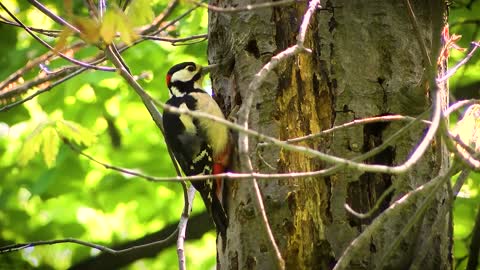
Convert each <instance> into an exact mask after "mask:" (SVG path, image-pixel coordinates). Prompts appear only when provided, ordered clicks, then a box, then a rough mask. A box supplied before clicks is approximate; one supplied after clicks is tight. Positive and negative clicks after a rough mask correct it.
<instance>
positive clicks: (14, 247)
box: [0, 230, 178, 255]
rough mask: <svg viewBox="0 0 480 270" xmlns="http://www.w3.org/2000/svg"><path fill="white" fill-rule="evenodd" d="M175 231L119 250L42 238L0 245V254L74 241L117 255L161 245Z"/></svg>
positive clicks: (67, 239) (71, 239) (70, 239)
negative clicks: (146, 242)
mask: <svg viewBox="0 0 480 270" xmlns="http://www.w3.org/2000/svg"><path fill="white" fill-rule="evenodd" d="M177 232H178V230H175V231H174V232H173V233H172V234H170V235H169V236H167V237H166V238H165V239H162V240H159V241H155V242H152V243H148V244H145V245H140V246H134V247H130V248H125V249H120V250H114V249H111V248H108V247H106V246H102V245H97V244H94V243H90V242H86V241H83V240H80V239H75V238H65V239H55V240H44V241H35V242H29V243H20V244H13V245H8V246H4V247H0V254H2V253H9V252H14V251H19V250H22V249H26V248H29V247H35V246H42V245H53V244H59V243H74V244H79V245H82V246H86V247H91V248H94V249H97V250H100V251H103V252H106V253H110V254H115V255H119V254H123V253H127V252H130V251H133V250H139V249H143V248H147V247H152V246H156V245H163V244H165V243H166V242H169V241H171V240H172V238H174V237H175V236H176V235H177Z"/></svg>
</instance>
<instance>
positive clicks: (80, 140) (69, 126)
mask: <svg viewBox="0 0 480 270" xmlns="http://www.w3.org/2000/svg"><path fill="white" fill-rule="evenodd" d="M56 127H57V131H58V132H59V133H60V135H62V136H64V137H65V138H66V139H68V140H72V141H74V142H75V143H77V144H79V145H83V146H90V145H92V144H93V143H95V142H96V140H97V138H96V136H95V135H94V134H93V133H92V132H91V131H90V130H88V129H86V128H84V127H82V126H81V125H79V124H77V123H75V122H72V121H67V120H59V121H57V125H56Z"/></svg>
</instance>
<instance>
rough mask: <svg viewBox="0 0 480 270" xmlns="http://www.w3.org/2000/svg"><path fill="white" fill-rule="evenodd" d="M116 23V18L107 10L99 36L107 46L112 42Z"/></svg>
mask: <svg viewBox="0 0 480 270" xmlns="http://www.w3.org/2000/svg"><path fill="white" fill-rule="evenodd" d="M116 23H117V18H116V16H115V13H114V12H113V11H111V10H108V11H107V13H106V14H105V16H103V22H102V27H101V28H100V36H101V37H102V38H103V40H104V41H105V43H107V44H111V43H112V42H113V38H114V37H115V32H116V29H117V26H116Z"/></svg>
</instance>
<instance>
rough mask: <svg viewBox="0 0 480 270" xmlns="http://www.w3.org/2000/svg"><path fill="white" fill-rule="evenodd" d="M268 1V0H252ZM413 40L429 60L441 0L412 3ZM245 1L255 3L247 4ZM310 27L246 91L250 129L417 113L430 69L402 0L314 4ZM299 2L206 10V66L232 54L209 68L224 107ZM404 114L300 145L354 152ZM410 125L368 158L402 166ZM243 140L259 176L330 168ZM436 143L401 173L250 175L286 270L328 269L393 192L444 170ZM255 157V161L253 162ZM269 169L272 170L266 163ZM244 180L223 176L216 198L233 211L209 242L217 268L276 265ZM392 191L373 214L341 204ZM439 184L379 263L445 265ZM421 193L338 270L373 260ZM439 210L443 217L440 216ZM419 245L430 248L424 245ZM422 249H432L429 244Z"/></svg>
mask: <svg viewBox="0 0 480 270" xmlns="http://www.w3.org/2000/svg"><path fill="white" fill-rule="evenodd" d="M260 2H270V1H256V2H255V3H260ZM411 2H414V3H413V10H414V12H415V15H416V19H417V21H418V25H419V28H420V29H419V32H420V35H421V38H422V39H423V40H424V43H425V44H426V47H427V50H428V54H429V56H430V58H431V59H433V60H432V61H433V62H436V58H437V54H438V51H439V50H438V49H439V46H440V29H441V28H442V27H443V24H444V21H443V16H444V12H445V5H444V3H443V1H434V0H428V1H411ZM210 4H211V5H215V6H219V7H238V6H244V5H246V4H248V3H246V1H242V0H213V1H210ZM250 4H252V3H250ZM321 4H322V7H323V8H324V9H321V10H317V11H316V13H315V14H314V16H313V17H312V21H311V23H310V27H309V28H308V30H307V36H306V41H305V47H307V48H310V49H311V50H312V53H303V54H299V55H297V56H295V57H292V58H289V59H288V60H287V61H284V62H282V64H280V66H279V67H277V68H276V69H275V70H274V71H273V72H271V73H270V74H269V75H268V79H267V80H266V81H265V82H264V83H263V84H262V86H261V87H260V88H258V89H255V93H254V95H255V99H254V104H253V106H252V108H251V113H250V119H249V127H250V128H251V129H254V130H257V131H259V132H262V133H265V134H266V135H269V136H273V137H275V138H279V139H282V140H284V139H289V138H295V137H299V136H304V135H308V134H312V133H318V132H319V131H321V130H325V129H328V128H331V127H332V126H336V125H341V124H344V123H347V122H350V121H352V120H355V119H360V118H365V117H372V116H382V115H388V114H401V115H409V116H414V117H416V116H418V115H419V114H420V113H422V112H424V111H425V110H427V109H428V108H429V106H430V105H431V101H430V98H431V97H430V96H429V94H428V93H429V89H428V71H427V70H426V63H425V61H424V58H423V56H422V53H421V47H420V45H419V42H418V39H417V36H416V34H415V32H414V30H413V27H412V23H411V22H410V19H409V16H408V9H407V7H406V5H405V3H404V1H374V0H364V1H352V0H330V1H321ZM307 6H308V3H307V2H305V3H296V4H292V5H286V6H281V7H275V8H264V9H255V10H250V11H244V12H237V13H222V12H215V11H210V14H209V19H210V21H209V48H208V55H209V61H210V62H216V63H218V62H221V61H224V60H226V59H231V60H233V64H232V65H231V66H230V68H226V69H222V70H221V71H219V72H216V73H213V74H212V75H211V76H212V82H213V88H214V89H215V92H216V95H217V96H216V98H217V100H219V101H220V103H222V104H223V107H224V109H225V111H227V112H228V111H230V110H231V109H232V108H233V107H234V106H235V105H239V106H240V105H241V104H242V101H244V100H245V98H246V97H247V95H248V94H249V93H248V91H247V90H248V86H249V83H250V82H251V80H252V78H253V75H254V74H255V73H257V72H258V71H259V70H260V68H261V67H262V66H263V65H264V64H265V63H267V62H268V61H269V60H270V59H271V57H272V56H274V55H276V54H278V53H279V52H281V51H283V50H285V49H286V48H288V47H290V46H292V45H294V44H295V43H296V37H297V34H298V29H299V26H300V23H301V21H302V18H303V15H304V13H305V10H306V8H307ZM404 125H405V122H389V123H385V122H384V123H375V124H368V125H358V126H355V127H351V128H347V129H341V130H339V131H336V132H334V133H330V135H328V136H323V137H320V139H316V140H309V141H305V142H302V143H299V145H303V146H307V147H311V148H313V149H316V150H319V151H322V152H324V153H328V154H332V155H336V156H340V157H344V158H350V159H351V158H353V157H355V156H358V155H360V154H362V153H365V152H367V151H369V150H370V149H372V148H374V147H376V146H378V145H380V144H381V143H382V142H383V141H384V140H385V139H386V138H388V137H389V136H391V135H392V134H393V133H394V132H396V131H397V130H398V129H399V128H401V127H402V126H404ZM424 128H425V126H421V125H417V126H416V128H414V129H410V131H409V132H408V133H407V135H404V136H403V137H402V138H400V139H398V140H396V141H395V142H394V143H392V144H391V146H389V147H388V148H387V149H386V150H384V151H383V152H381V153H380V154H378V155H376V156H375V157H373V158H371V159H369V160H366V162H367V163H370V164H383V165H392V166H393V165H399V164H402V163H403V162H404V161H405V160H407V158H408V157H409V155H410V153H411V152H412V151H413V149H414V148H415V146H416V145H417V144H418V142H419V141H420V140H421V138H422V135H423V134H424V132H425V130H424ZM258 142H259V141H257V140H256V139H255V138H250V151H251V153H250V157H251V159H252V162H253V165H254V170H255V171H259V172H264V173H273V172H275V173H277V172H281V173H287V172H305V171H315V170H320V169H322V168H327V167H329V166H331V165H332V164H327V163H325V162H322V161H320V160H319V159H318V158H312V157H309V156H307V155H304V154H301V153H296V152H291V151H285V150H281V149H278V148H277V147H273V146H269V147H265V148H259V150H258V152H257V143H258ZM440 145H441V144H440V141H439V140H436V143H434V144H432V146H431V147H430V148H429V149H428V150H427V151H426V153H425V155H424V156H423V158H422V159H421V160H420V161H419V162H418V163H417V164H416V165H415V166H414V167H413V168H412V169H411V170H410V171H408V172H407V173H405V174H402V175H390V174H378V173H366V172H360V171H356V170H349V169H342V170H340V171H338V172H337V173H335V174H333V175H330V176H327V177H310V178H290V179H276V180H275V179H274V180H272V179H268V180H259V185H260V190H261V192H262V196H263V201H264V203H265V207H266V213H267V216H268V219H269V222H270V225H271V229H272V231H273V235H274V237H275V240H276V243H277V244H278V246H279V248H280V251H281V253H282V257H283V259H284V260H285V266H286V269H331V268H332V267H333V266H334V265H335V264H336V262H337V260H338V259H339V258H340V256H342V254H343V252H344V251H345V249H346V248H347V247H348V246H349V244H350V243H351V242H352V240H354V239H355V238H356V237H357V236H359V235H360V234H361V233H362V232H363V231H364V230H365V229H366V228H367V226H368V225H369V224H370V223H371V222H372V220H373V219H374V218H375V217H377V216H378V215H379V214H381V212H382V211H383V210H385V209H387V208H388V207H389V205H391V203H393V202H394V201H396V200H398V199H399V198H400V197H401V196H403V195H404V194H406V193H408V192H409V191H412V190H413V189H415V188H417V187H419V186H420V185H422V184H424V183H425V182H427V181H428V180H430V179H432V178H433V177H434V176H436V175H438V174H439V173H440V172H441V170H442V169H443V168H444V167H445V166H447V165H448V164H446V162H447V161H446V160H447V158H446V157H448V156H447V153H446V152H444V151H443V148H442V147H440ZM260 156H261V157H262V158H260ZM269 165H270V166H273V167H274V169H272V168H270V166H269ZM248 183H249V182H248V181H237V180H233V181H229V182H228V184H227V192H226V198H225V203H226V204H227V211H228V214H229V218H230V224H229V229H228V233H227V237H226V238H227V239H221V241H219V243H221V244H219V246H218V267H219V269H275V265H276V263H275V256H274V255H273V251H272V249H271V248H270V247H271V245H270V244H269V242H268V241H269V240H268V238H267V236H266V232H265V230H264V229H263V226H262V220H261V218H260V217H259V216H260V215H259V213H258V212H257V210H256V208H255V206H254V203H253V201H254V199H253V197H252V194H251V192H250V191H251V189H250V188H249V187H248ZM392 185H393V187H394V192H393V193H391V195H390V196H389V197H387V199H386V200H385V201H384V202H383V203H382V204H381V206H380V209H379V210H378V211H377V212H376V213H375V215H374V216H373V217H372V218H370V219H363V220H362V219H359V218H357V217H355V216H353V215H351V214H349V213H348V212H347V211H346V210H345V207H344V205H345V203H348V204H349V205H350V206H351V207H352V208H353V209H354V210H356V211H358V212H367V211H368V210H370V209H371V208H372V207H373V205H374V204H375V202H376V201H377V199H378V198H379V197H380V195H381V194H382V193H383V192H384V191H385V190H386V189H387V188H389V187H390V186H392ZM447 195H448V193H447V188H442V190H441V192H439V193H438V194H437V196H436V197H435V201H434V202H433V203H432V204H431V206H430V208H429V209H428V210H427V212H426V214H425V215H423V216H421V218H420V220H419V221H417V222H416V223H415V225H414V226H413V227H412V229H411V230H410V231H409V233H408V234H407V235H406V236H405V237H404V238H403V239H402V241H401V244H400V247H399V248H398V249H396V250H395V251H394V252H393V253H392V254H393V255H392V256H389V257H388V258H386V259H387V261H386V262H383V263H384V264H383V265H384V268H385V269H408V268H409V267H410V266H412V264H414V265H416V266H418V265H420V266H423V269H450V268H451V261H450V260H451V258H450V248H451V244H450V241H451V240H450V237H451V229H450V218H451V217H450V214H449V211H446V210H445V209H447V208H448V207H449V206H448V203H442V202H443V201H444V199H445V198H447ZM420 203H421V200H420V201H418V202H416V203H415V204H414V205H413V207H407V208H405V209H404V210H403V211H402V212H400V214H398V215H395V216H393V217H392V218H391V219H389V220H388V222H385V224H384V225H383V227H380V229H378V230H376V231H375V232H374V233H373V234H372V235H371V239H370V241H369V244H368V246H366V248H364V249H362V250H361V251H360V252H357V253H356V256H355V258H353V259H352V260H351V261H350V263H349V267H348V268H347V269H375V267H379V265H380V262H379V261H380V260H382V258H383V255H384V252H385V249H387V247H388V246H389V244H390V243H392V241H394V240H395V238H396V237H398V235H399V233H400V231H401V230H402V229H403V228H404V227H405V225H406V223H407V222H408V218H409V217H410V216H412V215H413V214H414V213H415V210H416V209H418V207H419V206H420ZM439 213H440V214H441V213H443V215H440V217H438V218H437V215H438V214H439ZM445 213H447V214H445ZM425 245H427V246H425ZM428 245H430V246H428Z"/></svg>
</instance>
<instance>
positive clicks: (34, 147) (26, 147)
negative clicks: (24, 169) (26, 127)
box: [18, 121, 50, 166]
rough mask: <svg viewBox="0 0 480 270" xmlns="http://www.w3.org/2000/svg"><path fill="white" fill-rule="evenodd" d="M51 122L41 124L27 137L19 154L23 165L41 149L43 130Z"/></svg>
mask: <svg viewBox="0 0 480 270" xmlns="http://www.w3.org/2000/svg"><path fill="white" fill-rule="evenodd" d="M49 124H50V122H48V121H46V122H43V123H41V124H39V125H38V126H37V127H36V128H35V130H33V132H32V133H31V134H30V135H29V136H28V137H27V138H26V139H25V142H24V144H23V146H22V149H21V150H20V153H19V154H18V161H19V163H20V165H21V166H25V165H26V164H27V163H28V162H29V161H30V160H31V159H32V158H33V157H34V156H35V154H37V153H38V151H39V150H40V146H41V144H42V138H43V137H42V132H43V130H44V129H45V128H46V127H47V126H48V125H49Z"/></svg>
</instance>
